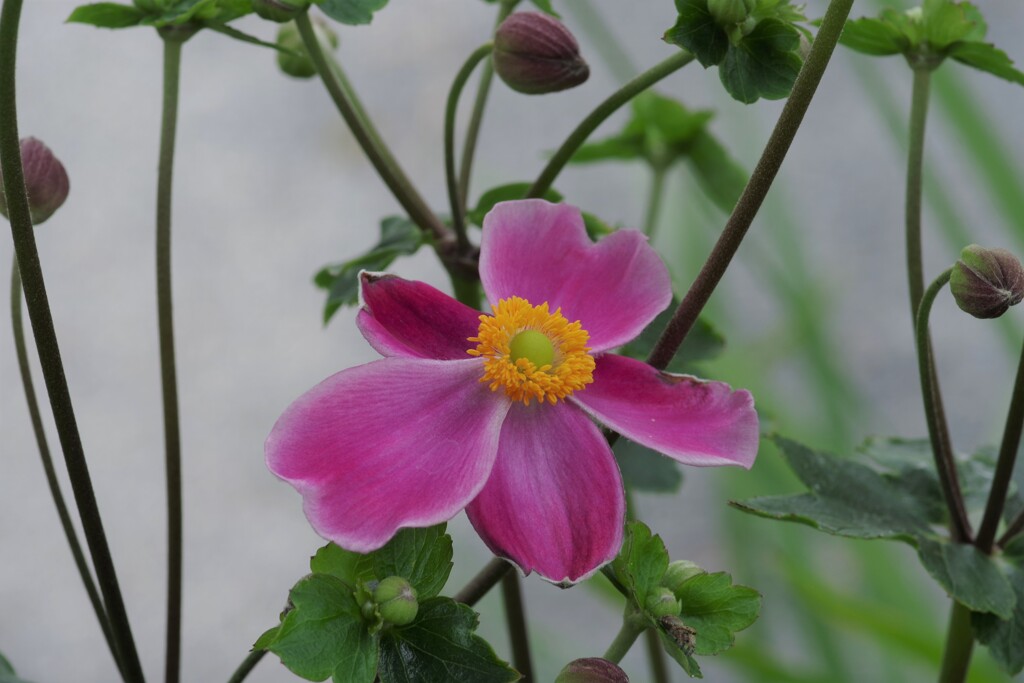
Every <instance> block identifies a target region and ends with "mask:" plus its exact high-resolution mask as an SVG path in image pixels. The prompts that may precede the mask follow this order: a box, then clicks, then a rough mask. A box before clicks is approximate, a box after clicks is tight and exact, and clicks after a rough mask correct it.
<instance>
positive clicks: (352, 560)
mask: <svg viewBox="0 0 1024 683" xmlns="http://www.w3.org/2000/svg"><path fill="white" fill-rule="evenodd" d="M309 569H310V571H311V572H313V573H314V574H329V575H331V576H334V577H337V578H339V579H341V580H342V581H344V582H345V583H347V584H348V585H349V586H350V587H352V588H355V587H356V586H357V585H358V584H359V583H360V582H366V581H369V580H371V579H373V578H375V576H374V573H373V556H372V555H362V554H360V553H354V552H352V551H351V550H345V549H344V548H342V547H340V546H337V545H335V544H334V543H328V544H327V545H325V546H324V547H322V548H320V549H319V550H317V551H316V554H315V555H314V556H313V557H311V558H310V560H309ZM376 578H384V577H383V576H378V577H376Z"/></svg>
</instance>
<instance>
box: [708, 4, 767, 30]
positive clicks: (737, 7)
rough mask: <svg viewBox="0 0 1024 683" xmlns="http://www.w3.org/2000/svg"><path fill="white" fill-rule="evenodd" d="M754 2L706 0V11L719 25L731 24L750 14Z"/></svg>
mask: <svg viewBox="0 0 1024 683" xmlns="http://www.w3.org/2000/svg"><path fill="white" fill-rule="evenodd" d="M756 4H757V2H756V0H708V12H709V13H710V14H711V16H712V17H714V19H715V21H716V22H717V23H718V25H719V26H732V25H733V24H738V23H740V22H741V21H744V20H745V19H746V18H747V17H748V16H750V13H751V12H753V11H754V7H755V5H756Z"/></svg>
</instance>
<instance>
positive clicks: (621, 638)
mask: <svg viewBox="0 0 1024 683" xmlns="http://www.w3.org/2000/svg"><path fill="white" fill-rule="evenodd" d="M644 630H645V626H644V625H643V623H642V622H640V620H638V619H634V618H633V616H632V615H626V616H625V617H624V618H623V619H622V628H620V629H619V632H618V634H617V635H616V636H615V640H613V641H612V644H611V645H609V646H608V650H607V651H606V652H605V653H604V658H605V659H607V660H608V661H609V662H614V663H616V664H618V663H619V662H621V661H622V658H623V657H625V656H626V653H627V652H629V649H630V648H631V647H633V643H635V642H636V639H637V638H639V637H640V634H641V633H643V632H644Z"/></svg>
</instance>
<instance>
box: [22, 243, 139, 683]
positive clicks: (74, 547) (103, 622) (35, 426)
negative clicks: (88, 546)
mask: <svg viewBox="0 0 1024 683" xmlns="http://www.w3.org/2000/svg"><path fill="white" fill-rule="evenodd" d="M11 329H12V330H13V332H14V350H15V353H16V355H17V357H18V372H20V373H21V386H22V388H23V389H24V391H25V402H26V403H27V404H28V414H29V419H30V420H31V422H32V432H33V433H34V434H35V437H36V446H37V447H38V448H39V459H40V460H42V462H43V472H45V473H46V484H47V486H49V488H50V496H51V497H52V498H53V506H54V507H55V508H57V516H58V517H59V518H60V525H61V528H63V529H64V537H65V538H66V539H67V541H68V546H69V547H70V548H71V556H72V557H73V558H74V560H75V567H77V568H78V575H79V576H80V577H82V584H83V585H84V586H85V592H86V593H87V594H88V595H89V602H90V604H92V609H93V612H95V613H96V619H97V620H98V621H99V622H100V628H101V629H103V638H104V639H105V640H106V641H107V647H109V648H110V654H112V655H113V656H114V661H115V662H117V663H118V667H120V666H121V664H120V661H119V660H118V656H117V648H115V647H114V640H113V635H112V634H111V632H110V623H109V622H108V621H107V612H106V610H105V609H104V608H103V601H102V600H101V599H100V594H99V591H98V590H96V584H95V583H94V582H93V580H92V573H91V572H90V571H89V565H88V564H86V561H85V554H84V553H83V552H82V545H81V544H80V543H79V542H78V534H77V533H76V532H75V526H74V524H73V523H72V521H71V514H70V513H69V512H68V506H67V503H65V502H64V494H63V493H61V490H60V483H59V482H58V481H57V471H56V469H55V468H54V466H53V457H52V456H51V455H50V447H49V445H48V444H47V443H46V431H45V430H44V429H43V417H42V415H41V414H40V412H39V401H38V399H37V398H36V389H35V385H34V384H33V383H32V371H31V369H30V366H29V360H28V347H27V346H26V344H25V328H24V325H23V324H22V317H21V275H20V274H19V273H18V261H17V259H15V260H14V262H13V264H12V266H11Z"/></svg>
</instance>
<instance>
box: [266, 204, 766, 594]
mask: <svg viewBox="0 0 1024 683" xmlns="http://www.w3.org/2000/svg"><path fill="white" fill-rule="evenodd" d="M480 279H481V281H482V283H483V289H484V293H485V294H486V296H487V300H488V301H489V302H490V304H491V313H490V314H483V315H482V314H481V313H480V311H477V310H475V309H473V308H470V307H469V306H466V305H464V304H462V303H460V302H458V301H456V300H455V299H452V298H451V297H449V296H448V295H446V294H444V293H442V292H440V291H438V290H437V289H434V288H433V287H431V286H429V285H427V284H424V283H422V282H412V281H408V280H403V279H401V278H399V277H395V276H392V275H383V274H372V273H363V274H362V275H361V285H362V301H363V307H362V310H360V312H359V314H358V318H357V323H358V325H359V329H360V330H361V331H362V333H363V336H364V337H366V339H367V341H368V342H369V343H370V345H371V346H373V348H374V349H376V350H377V351H378V352H380V353H381V354H382V355H383V356H384V358H383V359H381V360H378V361H375V362H372V363H367V364H366V365H360V366H358V367H354V368H350V369H348V370H343V371H341V372H339V373H337V374H335V375H333V376H331V377H329V378H327V379H326V380H324V381H323V382H322V383H320V384H319V385H317V386H316V387H314V388H313V389H311V390H310V391H309V392H307V393H306V394H304V395H303V396H301V397H299V398H298V399H297V400H296V401H295V402H294V403H292V404H291V406H289V407H288V409H287V410H285V412H284V414H283V415H282V416H281V418H280V419H279V420H278V421H277V424H275V425H274V428H273V430H272V431H271V433H270V436H269V437H268V438H267V442H266V458H267V466H268V467H269V468H270V470H271V471H272V472H273V473H274V474H275V475H277V476H278V477H280V478H281V479H284V480H285V481H287V482H288V483H290V484H291V485H292V486H294V487H295V488H296V489H297V490H298V491H299V492H300V493H301V494H302V497H303V501H304V509H305V513H306V516H307V518H308V519H309V521H310V523H311V524H312V526H313V528H314V529H315V530H316V531H317V533H319V534H320V535H321V536H323V537H324V538H327V539H329V540H332V541H334V542H335V543H337V544H338V545H340V546H342V547H343V548H347V549H349V550H353V551H357V552H369V551H371V550H374V549H376V548H379V547H380V546H382V545H384V544H385V543H386V542H387V541H388V540H389V539H390V538H391V537H392V536H393V535H394V534H395V532H396V531H398V529H399V528H401V527H423V526H429V525H433V524H438V523H440V522H443V521H445V520H448V519H450V518H452V517H453V516H455V515H456V514H457V513H458V512H459V511H460V510H462V509H465V510H466V513H467V515H468V516H469V520H470V522H471V523H472V524H473V526H474V527H475V528H476V530H477V532H478V533H479V534H480V537H481V538H482V539H483V540H484V542H485V543H486V544H487V546H488V547H489V548H490V549H491V550H492V551H493V552H494V553H495V554H496V555H498V556H501V557H504V558H507V559H508V560H511V561H512V562H514V563H515V564H517V565H518V566H519V567H520V568H521V569H522V570H523V572H524V573H526V574H529V573H530V572H531V571H536V572H537V573H539V574H540V575H541V576H543V577H544V578H546V579H548V580H550V581H553V582H556V583H562V584H568V583H573V582H576V581H579V580H581V579H583V578H586V577H587V576H589V575H590V574H592V573H593V572H594V571H595V570H596V569H597V568H598V567H600V566H601V565H602V564H604V563H606V562H608V561H610V560H611V559H612V558H613V557H615V555H616V553H617V552H618V550H619V547H620V546H621V544H622V533H623V522H624V516H625V496H624V492H623V486H622V478H621V475H620V474H619V469H618V466H617V465H616V462H615V459H614V457H613V455H612V452H611V449H610V448H609V447H608V443H607V441H606V440H605V438H604V436H603V435H602V433H601V430H600V428H599V427H598V425H597V424H595V422H594V420H596V421H597V422H600V423H601V424H604V425H606V426H607V427H609V428H611V429H613V430H615V431H617V432H619V433H620V434H622V435H623V436H625V437H627V438H629V439H631V440H633V441H636V442H637V443H640V444H643V445H645V446H648V447H650V448H653V449H655V450H657V451H659V452H660V453H663V454H665V455H667V456H668V457H670V458H673V459H675V460H677V461H679V462H681V463H685V464H688V465H705V466H707V465H740V466H742V467H748V468H749V467H750V466H751V465H752V464H753V462H754V457H755V455H756V453H757V442H758V422H757V413H756V412H755V411H754V406H753V399H752V397H751V395H750V394H749V393H748V392H746V391H733V390H732V389H730V388H729V386H728V385H726V384H723V383H721V382H708V381H704V380H700V379H697V378H695V377H690V376H686V375H672V374H668V373H664V372H659V371H657V370H655V369H654V368H652V367H650V366H648V365H646V364H644V363H641V362H640V361H637V360H633V359H630V358H626V357H623V356H618V355H615V354H612V353H608V351H610V350H611V349H614V348H616V347H618V346H621V345H622V344H624V343H626V342H628V341H629V340H631V339H633V338H634V337H636V336H637V335H638V334H639V333H640V332H641V330H643V329H644V327H645V326H647V325H648V324H649V323H650V322H651V320H653V319H654V317H655V316H656V315H657V314H658V313H659V312H660V311H662V310H663V309H664V308H665V307H666V306H667V305H668V303H669V301H670V299H671V284H670V280H669V275H668V271H667V269H666V268H665V265H664V264H663V263H662V261H661V259H660V258H659V257H658V255H657V254H656V253H655V251H654V249H652V248H651V247H650V245H648V243H647V240H646V238H645V237H644V236H643V235H642V234H641V233H639V232H637V231H633V230H621V231H618V232H615V233H613V234H612V235H609V236H608V237H605V238H604V239H602V240H601V241H600V242H597V243H596V244H595V243H593V242H592V241H591V240H590V239H589V238H588V236H587V233H586V230H585V229H584V226H583V220H582V218H581V216H580V212H579V210H578V209H576V208H574V207H571V206H566V205H555V204H550V203H548V202H545V201H542V200H524V201H516V202H505V203H502V204H498V205H497V206H495V207H494V209H493V210H492V211H491V212H490V213H489V214H488V215H487V217H486V218H485V219H484V224H483V238H482V243H481V247H480Z"/></svg>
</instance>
